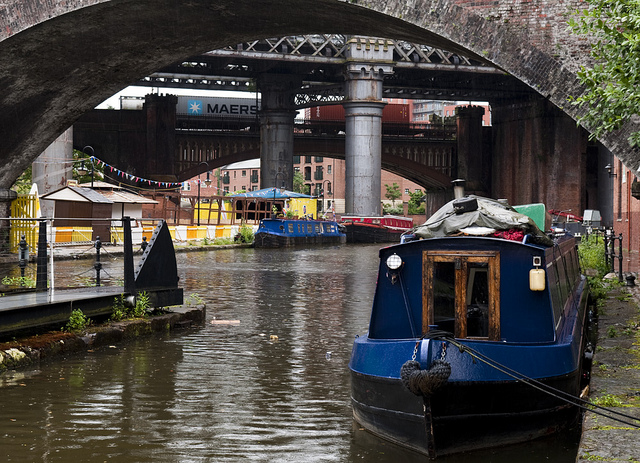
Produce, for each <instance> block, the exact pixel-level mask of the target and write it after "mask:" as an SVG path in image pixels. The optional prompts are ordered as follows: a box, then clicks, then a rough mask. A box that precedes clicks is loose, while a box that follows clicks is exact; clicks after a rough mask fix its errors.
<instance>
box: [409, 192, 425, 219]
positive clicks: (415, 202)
mask: <svg viewBox="0 0 640 463" xmlns="http://www.w3.org/2000/svg"><path fill="white" fill-rule="evenodd" d="M423 196H424V191H422V190H418V191H415V192H413V193H409V215H420V214H424V213H425V205H424V202H423V201H422V197H423Z"/></svg>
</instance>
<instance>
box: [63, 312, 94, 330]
mask: <svg viewBox="0 0 640 463" xmlns="http://www.w3.org/2000/svg"><path fill="white" fill-rule="evenodd" d="M89 325H91V319H90V318H87V317H86V316H85V314H84V313H83V312H82V310H80V309H74V310H73V311H71V316H70V317H69V322H68V323H67V325H66V327H65V331H82V330H84V329H85V328H86V327H87V326H89Z"/></svg>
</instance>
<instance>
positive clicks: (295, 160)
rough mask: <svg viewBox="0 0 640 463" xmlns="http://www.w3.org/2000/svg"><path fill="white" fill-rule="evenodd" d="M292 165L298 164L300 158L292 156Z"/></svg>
mask: <svg viewBox="0 0 640 463" xmlns="http://www.w3.org/2000/svg"><path fill="white" fill-rule="evenodd" d="M293 163H294V164H300V156H294V157H293Z"/></svg>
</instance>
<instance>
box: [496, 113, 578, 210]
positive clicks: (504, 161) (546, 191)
mask: <svg viewBox="0 0 640 463" xmlns="http://www.w3.org/2000/svg"><path fill="white" fill-rule="evenodd" d="M492 124H493V158H492V166H493V172H492V178H493V185H492V189H493V190H492V196H493V197H495V198H506V199H508V200H509V203H510V204H527V203H538V202H540V203H544V204H545V205H546V206H547V209H561V210H566V209H571V210H573V211H576V212H577V213H580V211H582V210H584V209H585V206H586V190H585V189H584V185H585V182H586V180H585V179H586V172H587V168H586V153H587V133H586V132H585V131H584V130H583V129H581V128H579V127H577V126H576V123H575V121H573V120H572V119H571V118H569V117H568V116H566V115H565V114H563V113H562V112H561V111H560V110H558V109H557V108H556V107H555V106H553V105H552V104H551V103H549V102H548V101H546V100H536V101H527V102H523V103H516V104H509V105H504V106H498V105H494V106H492Z"/></svg>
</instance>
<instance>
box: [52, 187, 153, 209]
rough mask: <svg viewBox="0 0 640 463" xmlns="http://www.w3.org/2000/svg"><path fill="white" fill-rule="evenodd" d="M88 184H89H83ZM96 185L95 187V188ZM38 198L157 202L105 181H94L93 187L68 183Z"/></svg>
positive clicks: (131, 202) (97, 201) (81, 200)
mask: <svg viewBox="0 0 640 463" xmlns="http://www.w3.org/2000/svg"><path fill="white" fill-rule="evenodd" d="M83 185H90V184H86V183H85V184H83ZM96 187H97V189H96ZM40 199H48V200H53V201H75V202H88V203H94V204H123V203H124V204H157V203H158V202H157V201H155V200H153V199H149V198H145V197H144V196H141V195H138V194H135V193H131V192H128V191H125V190H124V189H122V188H121V187H119V186H118V185H112V184H110V183H105V182H94V188H93V189H92V188H86V187H85V186H72V185H68V186H65V187H62V188H60V189H58V190H56V191H52V192H51V193H47V194H45V195H42V196H41V197H40Z"/></svg>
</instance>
